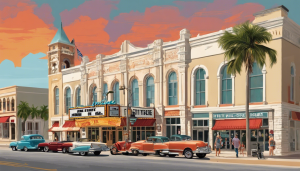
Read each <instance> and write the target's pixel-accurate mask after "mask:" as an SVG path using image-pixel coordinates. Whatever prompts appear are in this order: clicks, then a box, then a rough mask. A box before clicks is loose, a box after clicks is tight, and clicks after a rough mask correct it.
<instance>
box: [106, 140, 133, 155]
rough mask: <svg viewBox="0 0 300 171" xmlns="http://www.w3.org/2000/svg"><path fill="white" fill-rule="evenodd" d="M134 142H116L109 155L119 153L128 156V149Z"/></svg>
mask: <svg viewBox="0 0 300 171" xmlns="http://www.w3.org/2000/svg"><path fill="white" fill-rule="evenodd" d="M132 143H134V142H127V143H126V142H125V141H118V142H116V143H115V144H114V145H113V146H112V147H111V149H110V154H112V155H116V154H118V153H119V152H121V153H122V154H128V151H129V148H130V147H131V144H132Z"/></svg>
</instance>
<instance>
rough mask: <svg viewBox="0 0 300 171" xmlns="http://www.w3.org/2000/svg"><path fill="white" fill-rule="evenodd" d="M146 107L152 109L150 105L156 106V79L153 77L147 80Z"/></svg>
mask: <svg viewBox="0 0 300 171" xmlns="http://www.w3.org/2000/svg"><path fill="white" fill-rule="evenodd" d="M146 86H147V87H146V103H147V104H146V105H147V107H150V104H151V103H152V104H154V79H153V77H148V78H147V83H146Z"/></svg>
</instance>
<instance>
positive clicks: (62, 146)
mask: <svg viewBox="0 0 300 171" xmlns="http://www.w3.org/2000/svg"><path fill="white" fill-rule="evenodd" d="M72 142H73V141H54V142H49V143H47V142H44V143H39V145H38V149H39V150H40V151H44V152H48V151H53V152H58V151H62V152H63V153H66V152H68V149H69V147H72V146H73V144H72Z"/></svg>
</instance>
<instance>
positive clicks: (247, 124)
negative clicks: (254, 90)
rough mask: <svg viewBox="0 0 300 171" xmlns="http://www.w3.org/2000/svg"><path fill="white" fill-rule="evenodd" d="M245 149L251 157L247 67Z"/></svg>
mask: <svg viewBox="0 0 300 171" xmlns="http://www.w3.org/2000/svg"><path fill="white" fill-rule="evenodd" d="M246 149H247V156H251V147H250V130H249V67H248V68H247V71H246Z"/></svg>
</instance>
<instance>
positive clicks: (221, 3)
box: [0, 0, 300, 88]
mask: <svg viewBox="0 0 300 171" xmlns="http://www.w3.org/2000/svg"><path fill="white" fill-rule="evenodd" d="M278 5H284V6H286V7H287V8H288V9H289V11H290V12H289V18H291V19H292V20H294V21H295V22H296V23H297V24H298V25H300V15H299V14H300V12H299V9H298V8H299V6H300V0H185V1H179V0H0V71H2V72H1V73H2V74H0V88H3V87H7V86H12V85H17V86H28V87H39V88H48V64H47V57H46V53H47V50H48V45H49V44H50V42H51V40H52V38H53V37H54V35H55V33H56V31H57V28H59V27H60V24H61V22H62V24H63V28H64V30H65V32H66V34H67V36H68V38H69V40H70V41H71V40H72V39H75V44H76V46H77V48H78V49H79V50H80V51H81V53H82V54H83V55H84V56H88V57H89V58H90V61H91V60H94V59H95V58H96V55H97V54H104V55H111V54H114V53H116V52H118V51H120V46H121V44H122V42H123V41H124V40H129V41H130V42H131V43H132V44H134V45H135V46H138V47H146V46H147V45H148V44H150V43H152V42H153V41H154V40H156V39H162V40H163V41H165V42H168V41H175V40H178V39H179V31H180V30H182V29H184V28H186V29H188V30H190V32H191V35H192V37H195V36H197V35H198V34H200V35H204V34H208V33H211V32H215V31H219V30H222V29H225V28H228V27H232V26H234V25H236V24H240V23H242V22H245V21H247V20H250V21H253V19H254V17H253V14H254V13H256V12H258V11H261V10H264V9H268V8H272V7H275V6H278ZM79 63H80V61H78V60H76V61H75V64H76V65H77V64H79Z"/></svg>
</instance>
